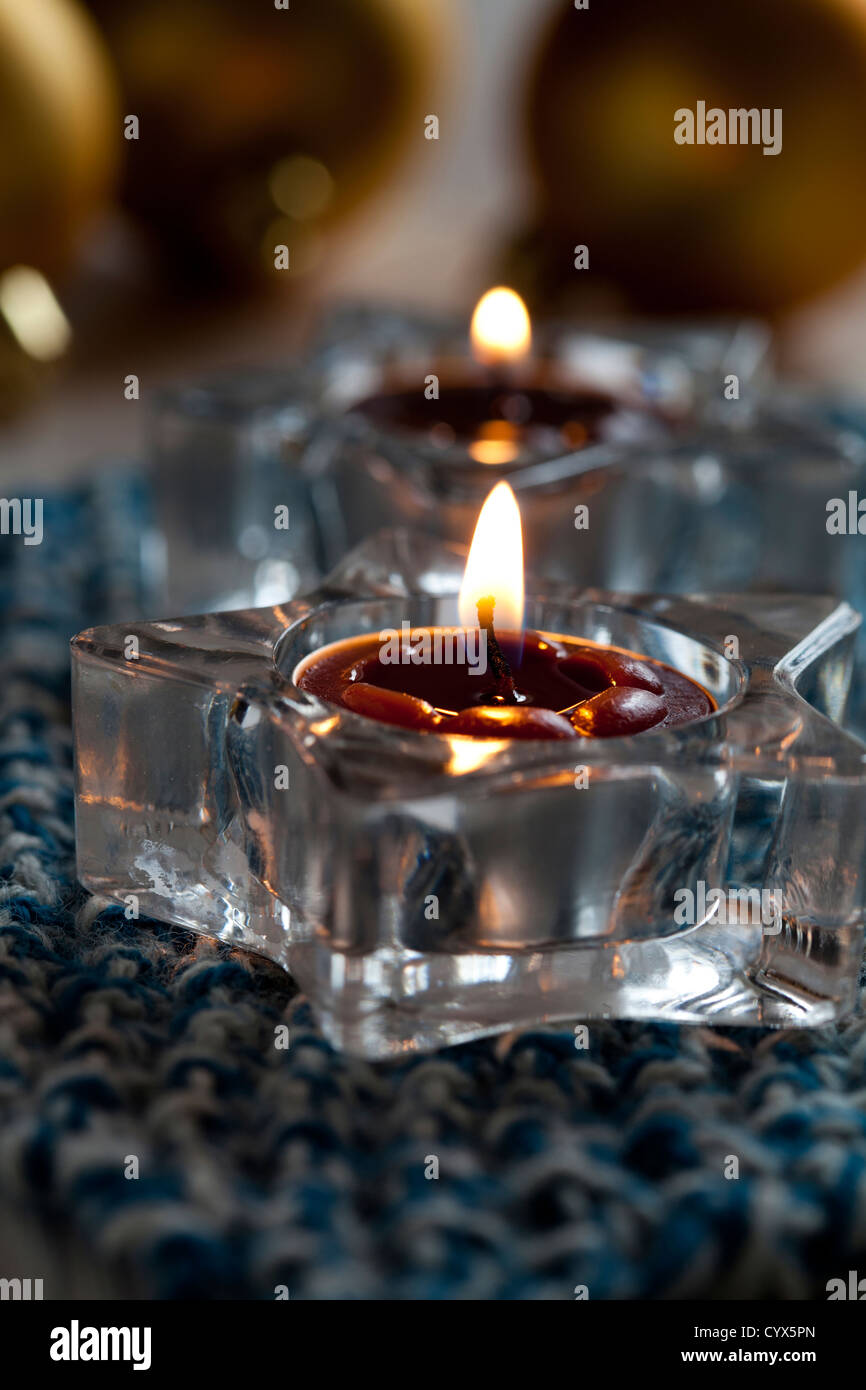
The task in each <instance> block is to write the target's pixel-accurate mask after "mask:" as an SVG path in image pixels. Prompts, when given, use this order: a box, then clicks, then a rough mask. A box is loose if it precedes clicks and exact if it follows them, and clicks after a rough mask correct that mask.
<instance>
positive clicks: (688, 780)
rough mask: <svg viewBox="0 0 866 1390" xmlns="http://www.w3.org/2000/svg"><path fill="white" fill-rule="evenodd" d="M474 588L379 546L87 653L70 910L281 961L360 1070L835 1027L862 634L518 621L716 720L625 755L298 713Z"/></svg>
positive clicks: (798, 602)
mask: <svg viewBox="0 0 866 1390" xmlns="http://www.w3.org/2000/svg"><path fill="white" fill-rule="evenodd" d="M461 572H462V558H461V557H460V556H459V555H458V554H457V553H456V552H455V551H454V550H453V549H452V548H449V547H447V546H442V545H440V544H438V543H436V542H435V541H430V540H428V539H425V538H423V537H418V536H412V535H408V534H402V533H397V534H391V535H386V536H380V537H378V538H376V539H375V541H372V542H370V543H369V544H368V546H366V547H364V548H362V549H361V550H360V551H359V552H356V553H355V554H354V555H352V556H350V557H349V558H348V559H347V561H346V562H345V563H344V565H343V566H342V567H341V568H340V569H339V570H338V571H337V572H336V573H335V574H333V575H332V576H331V578H330V580H329V581H328V582H327V583H326V584H325V585H324V586H323V587H321V588H320V589H319V590H318V591H315V592H313V593H311V594H309V595H308V596H307V597H305V598H302V599H297V600H295V601H293V602H289V603H287V604H284V605H278V606H274V607H267V608H260V609H255V610H246V611H235V612H230V613H222V614H219V613H217V614H208V615H206V616H204V617H200V618H190V619H185V620H179V621H171V622H153V623H132V624H129V625H126V626H124V625H119V626H114V627H111V628H101V629H94V630H92V631H89V632H85V633H82V634H81V635H80V636H79V637H77V638H76V639H75V641H74V643H73V670H74V722H75V739H76V806H77V849H78V871H79V876H80V878H81V881H82V882H83V883H84V884H85V886H86V887H88V888H90V889H91V890H92V891H94V892H97V893H101V894H106V895H107V896H108V897H110V898H112V899H114V900H116V901H118V902H121V903H124V904H126V905H127V909H128V910H130V909H131V910H132V911H133V912H141V913H149V914H152V915H155V916H157V917H159V918H163V919H165V920H168V921H172V922H177V923H179V924H181V925H184V926H187V927H191V928H193V929H195V930H198V931H203V932H207V933H210V934H213V935H215V936H218V937H219V938H221V939H222V940H225V941H230V942H233V943H235V944H238V945H242V946H245V947H248V948H249V949H251V950H254V951H259V952H262V953H264V954H265V955H267V956H269V957H270V958H272V959H273V960H275V961H277V962H278V963H279V964H280V965H282V966H284V967H285V968H287V969H288V970H290V971H291V972H292V974H293V975H294V976H295V978H296V979H297V980H298V982H299V984H300V985H301V986H302V988H303V989H304V990H305V991H306V992H307V993H308V995H309V997H310V999H311V1001H312V1003H313V1006H314V1008H315V1009H316V1011H317V1014H318V1017H319V1020H320V1022H321V1025H322V1027H323V1029H324V1031H325V1033H326V1034H327V1036H328V1037H329V1038H330V1039H331V1040H332V1042H334V1043H335V1044H336V1045H337V1046H340V1047H343V1048H346V1049H348V1050H350V1051H352V1052H355V1053H359V1054H363V1055H366V1056H369V1057H389V1056H402V1055H405V1054H406V1053H407V1052H412V1051H415V1050H429V1049H433V1048H436V1047H439V1046H443V1045H447V1044H451V1043H455V1042H458V1041H461V1040H464V1039H468V1038H472V1037H476V1036H479V1035H483V1034H487V1033H493V1032H496V1031H498V1030H503V1029H509V1028H513V1027H518V1026H523V1025H541V1024H546V1023H550V1022H553V1021H557V1020H563V1019H574V1018H578V1019H587V1018H597V1017H605V1018H610V1017H619V1018H645V1019H661V1020H669V1021H677V1022H685V1023H698V1022H704V1023H715V1024H718V1023H726V1024H738V1023H739V1024H753V1025H754V1024H762V1025H775V1026H782V1025H808V1024H822V1023H826V1022H829V1021H831V1020H833V1019H835V1018H838V1017H840V1016H841V1015H843V1014H844V1013H845V1012H846V1011H847V1010H848V1009H849V1008H850V1007H851V1006H852V1005H853V1002H854V999H855V994H856V986H857V976H858V969H859V962H860V958H861V953H862V945H863V923H864V892H866V884H864V869H866V763H864V751H866V750H864V747H863V745H862V744H860V743H859V742H858V741H857V740H856V739H854V738H852V737H851V736H849V735H847V734H846V733H844V732H843V731H842V730H841V729H840V727H839V725H838V723H837V721H838V720H839V719H840V718H841V716H842V714H843V711H844V705H845V698H846V694H847V689H848V682H849V677H850V670H851V660H852V652H853V643H854V639H855V634H856V630H857V626H858V622H859V618H858V616H857V615H856V614H855V613H854V612H853V611H852V610H851V609H850V608H849V607H848V606H847V605H845V604H836V603H835V602H833V601H832V600H828V599H824V598H814V597H809V596H784V595H782V596H765V597H760V596H755V595H752V596H747V597H746V596H742V597H734V598H731V597H703V598H700V599H696V598H695V599H693V598H676V597H663V596H658V595H643V596H624V595H617V594H607V593H601V592H590V593H584V594H578V593H576V592H575V591H574V590H571V589H569V588H567V587H566V586H556V585H551V586H549V587H548V588H547V590H546V591H545V590H544V589H538V590H536V591H533V590H532V589H531V590H530V598H529V601H528V605H527V623H528V624H529V625H531V626H535V627H537V628H539V629H542V630H544V631H547V632H551V633H560V634H564V635H571V636H577V637H584V638H588V639H591V640H593V641H598V642H602V643H606V644H613V645H617V646H622V647H626V648H628V649H630V650H633V651H639V652H641V653H644V654H646V655H647V656H650V657H652V658H655V659H658V660H662V661H665V662H668V663H669V664H671V665H673V666H675V667H677V668H678V669H680V670H681V671H683V672H684V673H685V674H686V675H689V676H691V677H693V678H694V679H695V680H697V681H699V682H700V683H701V684H702V685H703V686H704V687H705V688H707V689H708V690H709V691H710V692H711V693H712V694H713V696H714V697H715V700H716V702H717V706H718V708H717V710H716V712H714V713H713V714H711V715H710V716H707V717H706V718H703V719H700V720H696V721H693V722H691V723H689V724H685V725H682V726H679V727H674V728H670V729H664V730H661V731H653V730H649V731H647V732H645V733H642V734H639V735H636V736H635V735H633V736H630V737H618V738H610V739H575V740H573V741H572V740H567V741H564V742H560V741H508V740H490V739H476V738H461V737H454V736H451V737H446V736H441V735H438V734H423V733H418V732H410V731H406V730H401V729H399V728H396V727H394V726H391V725H386V724H382V723H379V722H377V721H375V720H371V719H368V718H365V717H363V716H360V715H357V714H354V713H352V712H351V711H349V710H347V709H344V708H342V707H338V706H335V705H331V704H328V703H326V702H323V701H321V700H319V699H318V698H316V697H313V696H311V695H310V694H308V693H306V692H304V691H303V690H301V689H299V688H298V687H297V686H296V685H295V684H294V683H293V679H292V677H293V672H294V671H295V669H296V666H297V664H298V662H299V661H300V660H301V659H302V658H303V657H304V656H306V655H307V654H308V653H310V652H311V651H314V650H317V649H318V648H319V647H321V646H322V645H324V644H326V643H329V642H332V641H336V640H339V639H341V638H344V637H348V636H353V635H356V634H359V633H370V632H380V631H382V630H383V629H386V628H397V629H399V628H400V625H401V623H402V622H403V621H404V620H405V621H408V622H410V623H412V624H431V623H435V624H438V623H442V624H451V623H453V622H454V621H455V620H456V590H457V587H458V584H459V578H460V574H461ZM733 653H736V655H733Z"/></svg>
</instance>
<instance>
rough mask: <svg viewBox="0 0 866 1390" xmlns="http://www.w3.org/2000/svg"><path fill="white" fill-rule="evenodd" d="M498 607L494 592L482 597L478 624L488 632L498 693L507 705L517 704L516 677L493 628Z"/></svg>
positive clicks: (478, 603) (489, 655) (478, 604)
mask: <svg viewBox="0 0 866 1390" xmlns="http://www.w3.org/2000/svg"><path fill="white" fill-rule="evenodd" d="M495 607H496V599H495V598H494V597H493V595H492V594H488V595H487V597H485V598H480V599H479V600H478V602H477V604H476V608H477V610H478V626H479V627H482V628H483V629H484V631H485V632H486V633H487V655H488V658H489V660H490V666H491V669H492V671H493V674H494V676H495V677H496V694H497V695H499V696H500V697H501V698H502V699H503V700H504V701H505V703H506V704H507V705H516V704H517V692H516V691H515V689H514V677H513V676H512V674H511V667H510V666H509V665H508V662H507V661H506V660H505V657H504V656H503V654H502V648H501V647H500V645H499V643H498V641H497V640H496V633H495V631H494V628H493V610H494V608H495Z"/></svg>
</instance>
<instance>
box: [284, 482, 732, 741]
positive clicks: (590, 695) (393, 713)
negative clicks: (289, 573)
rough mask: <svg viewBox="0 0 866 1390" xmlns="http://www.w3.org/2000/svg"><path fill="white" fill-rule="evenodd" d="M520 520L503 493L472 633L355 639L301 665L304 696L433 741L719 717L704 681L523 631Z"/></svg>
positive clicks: (469, 599) (476, 593) (487, 528)
mask: <svg viewBox="0 0 866 1390" xmlns="http://www.w3.org/2000/svg"><path fill="white" fill-rule="evenodd" d="M523 607H524V592H523V548H522V536H521V523H520V512H519V509H518V506H517V501H516V498H515V496H514V493H513V492H512V490H511V488H510V487H509V486H508V484H507V483H505V482H500V483H497V485H496V487H494V489H493V491H492V492H491V493H490V495H489V497H488V498H487V501H486V502H485V504H484V506H483V507H482V509H481V514H480V516H479V518H478V524H477V526H476V528H475V535H474V537H473V541H472V547H471V550H470V553H469V558H468V560H467V564H466V570H465V574H464V578H463V584H462V587H461V591H460V600H459V609H458V611H459V617H460V626H458V627H454V628H444V627H442V628H414V629H410V628H409V627H408V624H404V630H403V631H402V632H400V633H397V632H392V631H389V632H381V633H378V634H367V635H361V636H357V637H350V638H346V639H344V640H343V641H341V642H336V643H332V644H330V645H328V646H327V647H322V648H320V649H319V650H318V651H316V652H313V653H311V654H310V655H309V656H307V657H305V658H304V660H303V661H302V662H301V663H300V664H299V666H298V667H297V669H296V671H295V674H294V680H295V684H296V685H298V686H299V687H300V688H301V689H303V690H307V691H309V692H310V693H311V694H315V695H317V696H319V697H320V698H321V699H324V700H327V701H330V702H331V703H333V704H337V705H342V706H343V707H344V708H345V709H348V710H352V711H353V712H354V713H356V714H362V715H366V716H367V717H368V718H371V719H378V720H380V721H382V722H383V723H386V724H395V725H399V726H401V727H403V728H407V729H414V730H417V731H419V732H423V733H438V734H447V735H456V736H458V737H459V736H467V737H480V738H487V739H491V738H493V739H502V738H519V739H574V738H579V737H584V738H589V737H595V738H609V737H612V736H622V735H626V734H639V733H642V732H644V731H645V730H647V729H653V728H661V727H662V726H664V725H675V724H683V723H686V722H688V721H690V720H693V719H699V718H701V717H703V716H705V715H707V714H710V713H711V712H712V711H713V710H714V709H715V703H714V701H713V699H712V697H711V696H710V695H709V694H708V693H707V691H705V690H704V689H703V688H702V687H701V686H699V685H698V684H697V683H696V682H695V681H693V680H691V679H690V678H689V677H687V676H685V675H683V674H682V673H681V672H679V671H676V670H674V669H673V668H672V667H670V666H667V665H665V664H664V663H662V662H659V661H655V660H652V659H650V658H649V657H646V656H641V655H639V654H638V653H635V652H629V651H625V650H622V649H620V648H616V647H605V646H602V645H600V644H598V643H594V642H587V641H581V640H579V639H577V638H574V637H569V636H563V635H560V634H550V633H542V632H533V631H527V632H524V630H523Z"/></svg>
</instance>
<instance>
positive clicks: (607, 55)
mask: <svg viewBox="0 0 866 1390" xmlns="http://www.w3.org/2000/svg"><path fill="white" fill-rule="evenodd" d="M685 110H688V111H691V112H692V113H693V118H694V127H693V130H692V135H693V137H694V143H691V142H689V140H688V138H687V137H688V134H689V131H688V123H687V122H686V120H685V118H684V117H683V116H682V115H680V118H679V122H678V121H677V116H676V113H677V112H680V113H682V112H684V111H685ZM740 110H742V111H752V110H754V111H755V112H756V113H757V115H758V118H759V119H758V138H757V139H755V138H754V136H755V124H754V118H751V117H750V119H749V121H748V123H747V127H745V128H743V127H741V124H740V118H737V121H736V122H734V123H733V124H732V123H731V121H730V120H729V113H730V112H731V111H740ZM713 111H716V112H718V111H721V112H724V113H725V117H726V119H725V122H724V125H725V129H724V132H723V131H722V128H721V125H720V124H719V122H718V119H717V118H716V117H712V118H711V117H710V113H711V112H713ZM775 111H778V112H780V113H781V115H780V116H779V118H778V123H779V131H778V135H779V140H778V149H777V150H775V151H774V149H773V145H774V144H775V143H776V142H775V139H774V138H772V137H771V138H768V136H769V133H770V124H767V125H766V132H764V131H762V130H761V126H762V124H763V123H764V122H766V121H769V122H770V123H772V119H773V112H775ZM702 117H703V119H702ZM711 119H712V120H713V121H714V122H715V124H714V125H713V126H712V137H713V138H712V139H711V138H710V132H711ZM678 127H679V129H680V132H681V135H682V136H683V139H682V142H681V143H678V142H677V140H676V139H675V131H676V130H677V128H678ZM526 131H527V139H528V147H529V152H530V158H531V163H532V169H533V173H534V177H535V183H536V188H537V193H538V206H537V211H536V217H535V226H534V230H533V233H532V235H531V237H530V238H528V239H527V241H526V242H525V243H524V245H523V248H522V250H521V252H520V253H519V256H518V258H517V263H518V264H519V265H520V266H521V267H522V269H523V271H524V283H528V284H529V285H530V293H531V287H532V285H535V286H537V287H541V288H542V289H543V292H544V293H546V294H548V295H554V294H559V295H561V294H562V292H563V290H564V289H566V288H567V287H572V288H577V287H578V284H579V282H580V281H581V277H582V276H583V281H584V285H585V284H586V283H588V279H589V277H587V276H586V275H585V272H582V271H579V270H576V269H575V268H574V247H575V246H577V245H578V244H585V245H586V246H587V248H588V258H589V268H590V275H591V278H592V279H593V281H594V282H595V283H596V284H598V283H599V281H604V280H608V281H610V282H611V283H612V284H613V285H614V286H615V287H616V288H618V289H619V290H621V291H624V293H625V295H626V296H627V298H628V300H629V301H630V302H631V303H632V304H633V305H636V306H637V307H640V308H643V309H648V310H660V311H668V312H674V311H679V310H745V311H753V312H761V313H770V314H772V313H774V312H777V311H779V310H782V309H784V308H786V307H788V306H789V305H792V304H795V303H797V302H798V301H802V300H805V299H807V298H809V297H810V296H813V295H815V294H817V293H818V292H820V291H822V290H824V289H825V288H827V287H829V286H830V285H832V284H833V283H834V282H835V281H837V280H839V279H841V278H842V277H843V276H844V275H846V274H848V273H850V272H851V271H853V270H854V269H855V268H856V267H857V266H858V265H859V264H860V263H861V262H862V261H863V259H864V256H866V163H864V158H863V151H864V149H866V3H864V0H761V3H760V4H759V5H756V4H755V3H754V0H730V3H728V4H726V5H725V6H724V7H723V9H722V10H718V9H707V8H705V7H702V6H700V5H695V4H694V0H659V3H656V4H652V5H647V4H646V3H644V0H617V3H616V4H610V3H607V4H598V5H596V4H595V2H594V0H593V3H592V4H590V6H589V8H587V9H583V10H579V9H576V8H575V6H574V4H573V3H572V0H568V3H567V4H565V3H563V4H562V6H561V8H560V9H559V10H558V11H557V13H556V14H555V16H554V18H553V21H552V23H551V24H549V26H547V28H546V31H545V33H544V35H543V38H542V40H541V43H540V45H539V48H538V51H537V55H536V57H535V60H534V63H533V66H532V71H531V78H530V81H529V87H528V95H527V103H526ZM732 133H733V135H734V138H730V137H731V135H732ZM742 133H747V137H748V138H747V139H746V140H743V139H741V138H737V137H739V136H740V135H741V134H742ZM722 134H724V137H725V138H724V140H722V139H719V138H717V137H720V136H721V135H722ZM701 135H703V137H704V139H703V143H701V138H700V137H701ZM768 145H769V147H770V148H769V149H768V152H767V153H765V152H764V150H765V147H767V146H768Z"/></svg>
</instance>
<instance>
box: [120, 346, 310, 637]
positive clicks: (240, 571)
mask: <svg viewBox="0 0 866 1390" xmlns="http://www.w3.org/2000/svg"><path fill="white" fill-rule="evenodd" d="M314 410H315V407H314V404H313V396H312V392H311V387H310V383H309V381H308V380H307V379H306V377H305V376H304V374H303V373H302V372H301V371H299V370H298V371H285V372H280V371H270V372H268V371H261V370H257V371H255V372H252V371H239V372H235V373H231V374H229V373H225V374H222V375H219V376H216V377H214V378H213V379H212V380H210V381H203V382H199V383H197V384H193V385H190V386H185V387H180V388H176V389H170V390H164V391H162V392H161V393H160V394H159V396H158V398H157V401H156V404H155V407H154V410H153V412H152V416H151V420H150V445H149V451H148V452H149V460H150V478H151V483H152V491H153V499H154V511H155V521H156V537H157V541H158V555H157V558H156V560H155V562H154V564H153V565H152V566H151V571H152V573H151V576H150V577H151V583H152V587H153V588H154V589H155V590H156V592H157V593H159V594H160V595H161V600H162V603H163V604H165V606H166V607H167V608H168V609H169V611H175V612H187V613H188V612H200V611H201V610H202V609H203V608H206V607H214V606H216V607H219V608H236V607H241V606H243V605H247V606H249V605H251V604H261V603H268V602H273V601H274V600H276V599H277V598H280V599H282V598H285V597H286V596H290V595H292V594H295V593H297V592H298V591H299V590H302V589H305V588H309V587H310V586H311V584H312V583H314V582H315V580H316V579H317V578H319V577H320V576H321V573H322V570H321V554H320V542H319V537H318V531H317V527H316V521H315V517H314V514H313V510H312V505H311V502H310V496H309V490H308V488H307V486H306V484H305V482H304V479H303V474H302V471H301V468H300V459H301V457H302V454H303V450H304V448H305V446H306V443H307V441H308V438H309V434H310V430H311V427H312V423H313V419H314Z"/></svg>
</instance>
